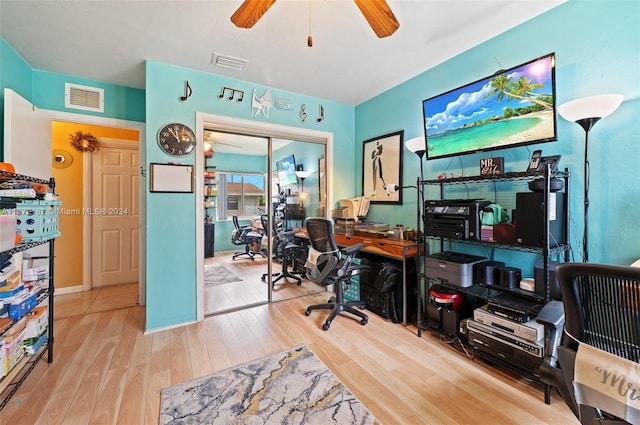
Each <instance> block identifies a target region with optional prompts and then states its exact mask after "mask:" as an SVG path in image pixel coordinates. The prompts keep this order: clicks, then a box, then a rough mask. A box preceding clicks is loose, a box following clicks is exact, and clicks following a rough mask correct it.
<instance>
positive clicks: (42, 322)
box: [23, 306, 49, 338]
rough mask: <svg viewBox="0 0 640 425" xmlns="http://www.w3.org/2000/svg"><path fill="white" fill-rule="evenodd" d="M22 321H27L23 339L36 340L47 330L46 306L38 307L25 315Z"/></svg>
mask: <svg viewBox="0 0 640 425" xmlns="http://www.w3.org/2000/svg"><path fill="white" fill-rule="evenodd" d="M23 319H26V320H27V323H26V326H25V334H24V337H25V338H37V337H38V336H40V335H41V334H42V332H44V331H45V330H47V326H48V324H49V316H48V308H47V306H38V307H35V308H34V309H33V310H31V311H30V312H29V313H27V314H26V316H25V317H23Z"/></svg>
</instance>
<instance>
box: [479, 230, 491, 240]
mask: <svg viewBox="0 0 640 425" xmlns="http://www.w3.org/2000/svg"><path fill="white" fill-rule="evenodd" d="M480 240H481V241H487V242H493V226H480Z"/></svg>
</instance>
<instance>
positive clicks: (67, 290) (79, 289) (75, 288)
mask: <svg viewBox="0 0 640 425" xmlns="http://www.w3.org/2000/svg"><path fill="white" fill-rule="evenodd" d="M77 292H82V285H78V286H67V287H64V288H55V290H54V291H53V295H54V296H56V295H66V294H75V293H77Z"/></svg>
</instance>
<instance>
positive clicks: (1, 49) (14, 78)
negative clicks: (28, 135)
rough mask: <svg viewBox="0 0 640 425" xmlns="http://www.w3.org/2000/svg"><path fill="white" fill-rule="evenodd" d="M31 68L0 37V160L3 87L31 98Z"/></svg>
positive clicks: (2, 127) (1, 156) (2, 144)
mask: <svg viewBox="0 0 640 425" xmlns="http://www.w3.org/2000/svg"><path fill="white" fill-rule="evenodd" d="M31 78H32V70H31V67H30V66H29V64H27V62H25V61H24V59H22V57H20V55H18V53H16V51H15V50H14V49H13V47H11V46H10V45H9V44H8V43H7V42H6V41H4V39H3V38H2V37H0V160H1V159H3V155H4V89H5V88H9V89H11V90H13V91H14V92H16V93H18V94H19V95H20V96H22V97H24V98H25V99H27V100H31V97H32V88H31Z"/></svg>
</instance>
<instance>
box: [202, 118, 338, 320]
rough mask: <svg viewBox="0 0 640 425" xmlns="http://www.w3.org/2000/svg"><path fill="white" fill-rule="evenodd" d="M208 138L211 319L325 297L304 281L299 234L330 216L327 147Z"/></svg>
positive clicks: (208, 307)
mask: <svg viewBox="0 0 640 425" xmlns="http://www.w3.org/2000/svg"><path fill="white" fill-rule="evenodd" d="M204 136H205V143H206V145H205V166H204V171H203V172H204V180H203V181H204V184H205V188H204V198H205V199H204V205H203V207H204V210H205V214H204V219H205V224H204V225H205V259H204V286H205V288H204V294H205V296H204V299H205V314H206V315H210V314H217V313H220V312H225V311H231V310H236V309H239V308H245V307H249V306H253V305H257V304H261V303H265V302H268V301H269V300H270V299H271V300H273V301H278V300H284V299H288V298H292V297H298V296H300V295H305V294H310V293H316V292H319V291H324V290H325V288H323V287H321V286H319V285H316V284H315V283H313V282H310V281H308V280H307V279H306V277H305V275H304V262H305V260H306V255H307V250H306V245H307V241H306V240H305V239H304V238H300V237H299V235H298V234H299V232H300V230H301V229H302V228H303V226H304V219H305V218H306V217H311V216H316V215H318V214H321V215H324V214H325V211H326V208H325V205H324V204H325V202H326V187H324V186H326V183H325V182H326V177H324V167H325V164H324V162H323V161H324V157H325V145H324V144H322V143H312V142H302V141H293V140H283V139H273V138H269V137H257V136H248V135H240V134H230V133H222V132H216V131H209V130H206V131H205V133H204ZM321 168H322V173H321ZM321 176H322V177H323V178H321ZM321 184H322V185H323V186H322V187H321Z"/></svg>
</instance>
